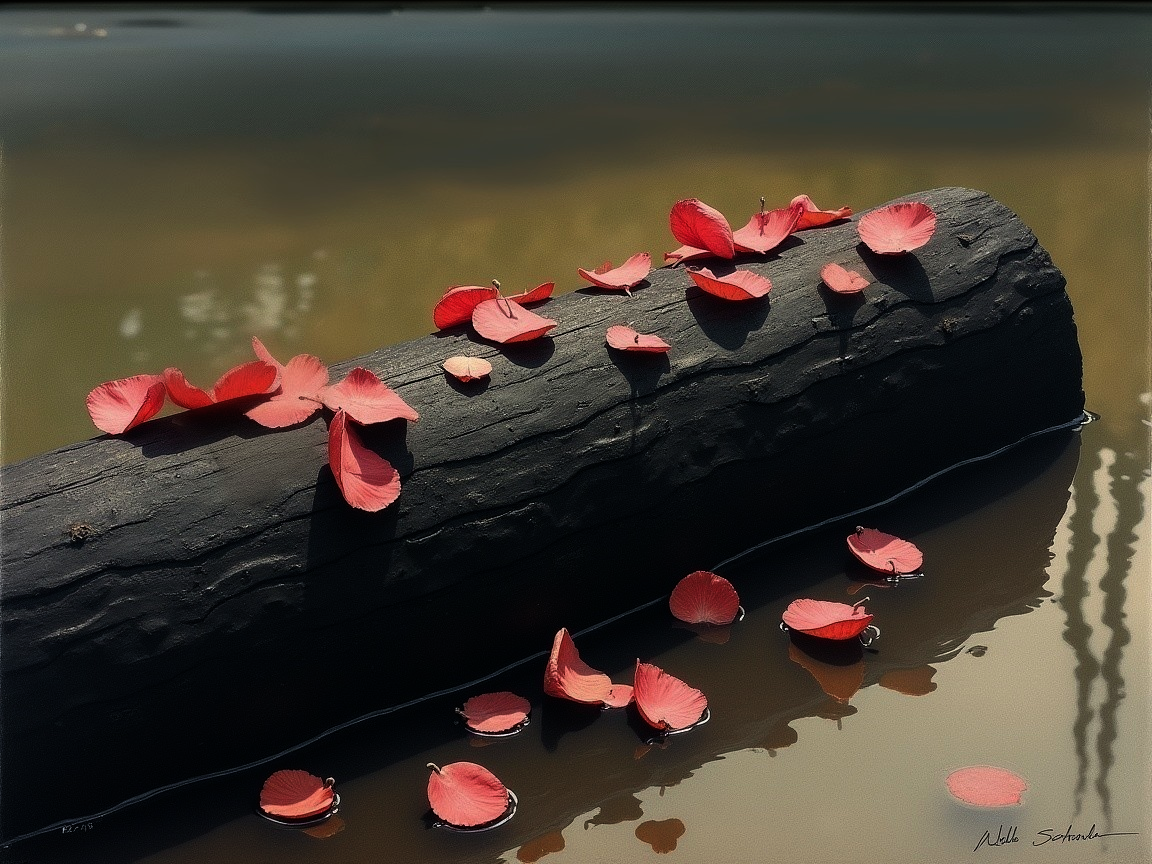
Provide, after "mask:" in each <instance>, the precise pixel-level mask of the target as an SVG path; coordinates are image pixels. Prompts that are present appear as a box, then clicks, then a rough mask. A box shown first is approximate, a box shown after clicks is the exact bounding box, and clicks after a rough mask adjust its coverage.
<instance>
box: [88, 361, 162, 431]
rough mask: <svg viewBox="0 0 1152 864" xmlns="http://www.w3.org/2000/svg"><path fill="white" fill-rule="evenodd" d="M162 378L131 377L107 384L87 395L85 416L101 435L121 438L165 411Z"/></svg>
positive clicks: (154, 376)
mask: <svg viewBox="0 0 1152 864" xmlns="http://www.w3.org/2000/svg"><path fill="white" fill-rule="evenodd" d="M166 392H167V391H166V389H165V386H164V376H162V375H134V376H132V377H131V378H120V379H117V380H116V381H108V382H106V383H104V384H101V385H100V386H99V387H96V388H95V389H94V390H92V392H91V393H89V394H88V398H87V400H86V405H87V406H88V416H89V417H91V418H92V422H93V423H94V424H95V425H96V428H97V429H99V430H100V431H101V432H107V433H108V434H109V435H121V434H123V433H125V432H127V431H128V430H129V429H131V428H132V427H134V426H138V425H140V424H141V423H143V422H144V421H145V420H149V419H151V418H152V417H155V416H156V415H157V414H158V413H159V412H160V409H161V408H163V407H164V396H165V393H166Z"/></svg>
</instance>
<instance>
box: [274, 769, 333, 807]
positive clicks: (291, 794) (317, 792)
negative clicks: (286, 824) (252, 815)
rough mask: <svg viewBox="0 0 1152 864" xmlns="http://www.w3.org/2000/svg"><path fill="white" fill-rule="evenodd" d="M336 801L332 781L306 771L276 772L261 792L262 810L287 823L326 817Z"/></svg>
mask: <svg viewBox="0 0 1152 864" xmlns="http://www.w3.org/2000/svg"><path fill="white" fill-rule="evenodd" d="M335 797H336V793H335V792H334V791H333V788H332V782H331V781H330V780H321V779H320V778H319V777H317V776H315V775H314V774H309V773H308V772H307V771H295V770H285V771H277V772H276V773H275V774H273V775H272V776H271V777H269V778H268V779H267V780H265V781H264V786H263V787H262V788H261V789H260V809H261V810H263V811H264V812H265V813H267V814H268V815H270V816H279V817H281V818H284V819H307V818H309V817H311V816H319V815H321V814H323V813H326V812H327V811H328V810H329V809H331V807H332V803H333V801H334V800H335Z"/></svg>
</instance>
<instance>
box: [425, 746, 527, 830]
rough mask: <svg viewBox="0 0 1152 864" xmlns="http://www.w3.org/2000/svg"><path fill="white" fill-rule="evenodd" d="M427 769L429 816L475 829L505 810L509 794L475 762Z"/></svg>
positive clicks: (487, 771)
mask: <svg viewBox="0 0 1152 864" xmlns="http://www.w3.org/2000/svg"><path fill="white" fill-rule="evenodd" d="M428 767H429V768H431V769H432V773H431V774H430V775H429V776H428V803H429V805H431V807H432V812H433V813H435V814H436V815H437V816H439V817H440V818H441V819H443V820H444V821H445V822H447V823H448V824H449V825H455V826H458V827H461V828H474V827H476V826H477V825H483V824H485V823H487V822H492V821H494V820H496V819H499V818H500V817H501V816H503V815H504V813H505V812H506V811H507V810H508V805H509V803H510V800H509V798H508V790H507V789H506V788H505V786H504V784H503V783H501V782H500V780H499V778H497V777H496V775H495V774H493V773H492V772H491V771H489V770H488V769H487V768H485V767H484V766H483V765H477V764H476V763H475V762H452V763H449V764H448V765H445V766H444V767H443V768H439V767H437V766H436V765H434V764H432V763H431V762H429V763H428Z"/></svg>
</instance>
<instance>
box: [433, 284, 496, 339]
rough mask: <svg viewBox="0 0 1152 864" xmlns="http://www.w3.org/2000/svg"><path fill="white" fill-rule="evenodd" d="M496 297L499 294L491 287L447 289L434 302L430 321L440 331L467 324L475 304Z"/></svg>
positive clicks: (474, 286) (458, 286) (478, 286)
mask: <svg viewBox="0 0 1152 864" xmlns="http://www.w3.org/2000/svg"><path fill="white" fill-rule="evenodd" d="M498 296H500V292H499V291H498V290H497V289H496V288H495V287H494V286H492V285H488V286H481V285H457V286H455V287H453V288H449V289H448V290H447V291H445V292H444V296H443V297H441V298H440V299H439V300H438V301H437V302H436V308H435V309H433V310H432V321H433V322H434V323H435V324H436V326H437V328H439V329H440V330H443V329H445V328H446V327H455V326H456V325H457V324H467V323H468V322H469V321H471V320H472V310H473V309H475V308H476V306H477V304H479V303H481V302H483V301H485V300H488V299H490V298H492V297H498Z"/></svg>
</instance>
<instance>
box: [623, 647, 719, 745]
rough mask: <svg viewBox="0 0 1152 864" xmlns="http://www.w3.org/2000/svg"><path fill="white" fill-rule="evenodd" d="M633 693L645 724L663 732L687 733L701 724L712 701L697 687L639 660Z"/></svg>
mask: <svg viewBox="0 0 1152 864" xmlns="http://www.w3.org/2000/svg"><path fill="white" fill-rule="evenodd" d="M632 692H633V697H634V698H635V700H636V707H637V708H638V709H639V711H640V716H641V717H643V718H644V722H645V723H647V724H648V725H649V726H652V727H654V728H656V729H660V730H661V731H668V732H674V731H676V730H678V729H687V728H688V727H689V726H692V725H694V724H696V723H699V722H700V720H701V718H703V716H704V711H705V710H706V709H707V708H708V700H707V699H706V698H705V697H704V694H703V693H701V692H700V691H699V690H697V689H696V688H695V687H689V686H688V685H687V684H685V683H684V682H683V681H681V680H680V679H679V678H677V677H675V676H673V675H669V674H668V673H667V672H665V671H664V670H663V669H661V668H659V667H657V666H653V665H652V664H650V663H641V662H640V661H639V660H637V661H636V677H635V679H634V680H633V682H632Z"/></svg>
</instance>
